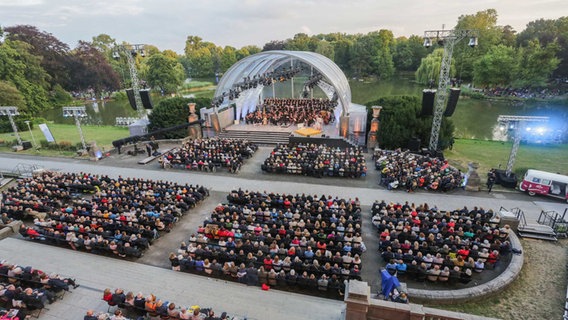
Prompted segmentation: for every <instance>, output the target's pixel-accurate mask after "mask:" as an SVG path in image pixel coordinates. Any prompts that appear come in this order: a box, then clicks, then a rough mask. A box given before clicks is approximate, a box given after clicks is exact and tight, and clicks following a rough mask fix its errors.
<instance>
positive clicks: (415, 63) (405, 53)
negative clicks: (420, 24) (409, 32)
mask: <svg viewBox="0 0 568 320" xmlns="http://www.w3.org/2000/svg"><path fill="white" fill-rule="evenodd" d="M422 42H423V39H422V37H419V36H416V35H413V36H411V37H410V38H408V39H406V38H404V37H401V38H398V39H396V41H395V45H394V49H393V54H392V56H393V57H392V60H393V62H394V66H395V68H396V69H397V70H401V71H416V70H417V69H418V67H419V66H420V61H421V60H422V58H424V57H426V56H427V55H428V49H427V48H425V47H424V46H423V45H422Z"/></svg>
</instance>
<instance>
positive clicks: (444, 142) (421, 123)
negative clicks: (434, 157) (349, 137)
mask: <svg viewBox="0 0 568 320" xmlns="http://www.w3.org/2000/svg"><path fill="white" fill-rule="evenodd" d="M373 105H380V106H383V109H382V111H381V116H380V121H381V129H380V132H379V137H378V141H379V144H380V145H381V147H382V148H385V149H396V148H406V147H407V146H408V142H409V141H410V140H411V139H412V138H419V139H420V141H421V143H422V146H423V147H427V145H428V142H429V139H430V130H431V128H432V118H431V117H426V118H419V117H418V114H419V111H420V100H419V99H418V97H416V96H390V97H383V98H380V99H378V100H376V101H372V102H369V103H367V109H368V110H369V116H368V119H371V118H372V116H371V115H370V113H371V112H372V111H371V110H372V109H371V106H373ZM453 134H454V125H453V123H452V121H451V120H450V119H448V118H444V119H443V121H442V126H441V128H440V137H439V142H440V148H441V149H442V150H443V149H446V148H447V147H448V146H449V142H450V140H451V138H452V137H453Z"/></svg>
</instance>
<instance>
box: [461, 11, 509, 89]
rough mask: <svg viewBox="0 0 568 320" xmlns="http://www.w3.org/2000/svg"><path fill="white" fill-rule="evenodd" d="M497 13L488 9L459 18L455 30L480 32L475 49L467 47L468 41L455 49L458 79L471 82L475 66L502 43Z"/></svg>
mask: <svg viewBox="0 0 568 320" xmlns="http://www.w3.org/2000/svg"><path fill="white" fill-rule="evenodd" d="M497 17H498V15H497V11H496V10H495V9H487V10H484V11H479V12H477V13H475V14H470V15H462V16H460V17H459V18H458V23H457V25H456V27H455V29H460V30H477V31H479V38H478V45H477V46H476V47H475V48H470V47H469V46H467V40H468V39H464V41H461V42H460V43H459V44H458V45H456V46H455V48H454V54H453V57H454V59H455V60H456V65H457V66H458V68H459V70H458V77H459V78H461V79H466V80H471V79H472V78H473V65H474V63H475V61H477V59H479V57H481V56H482V55H484V54H485V53H486V52H487V51H488V50H489V48H491V47H493V46H495V45H497V44H499V43H501V41H502V34H503V32H502V29H501V27H499V26H497Z"/></svg>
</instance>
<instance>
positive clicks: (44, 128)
mask: <svg viewBox="0 0 568 320" xmlns="http://www.w3.org/2000/svg"><path fill="white" fill-rule="evenodd" d="M39 129H40V130H41V132H43V135H44V136H45V139H46V140H47V142H55V138H54V137H53V134H51V130H49V128H48V127H47V124H45V123H42V124H40V125H39Z"/></svg>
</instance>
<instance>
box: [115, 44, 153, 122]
mask: <svg viewBox="0 0 568 320" xmlns="http://www.w3.org/2000/svg"><path fill="white" fill-rule="evenodd" d="M145 46H146V45H145V44H124V45H117V46H116V47H115V51H114V52H113V53H112V56H113V58H115V59H118V58H120V56H121V54H122V55H124V56H126V62H127V64H128V70H129V72H130V80H131V81H132V90H133V91H134V101H135V102H136V112H137V113H138V117H139V118H140V119H145V118H147V117H148V114H147V113H146V109H144V107H143V106H142V98H141V97H140V80H139V79H138V71H137V70H136V61H134V57H136V55H138V54H140V56H141V57H145V56H146V53H145V51H144V47H145Z"/></svg>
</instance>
